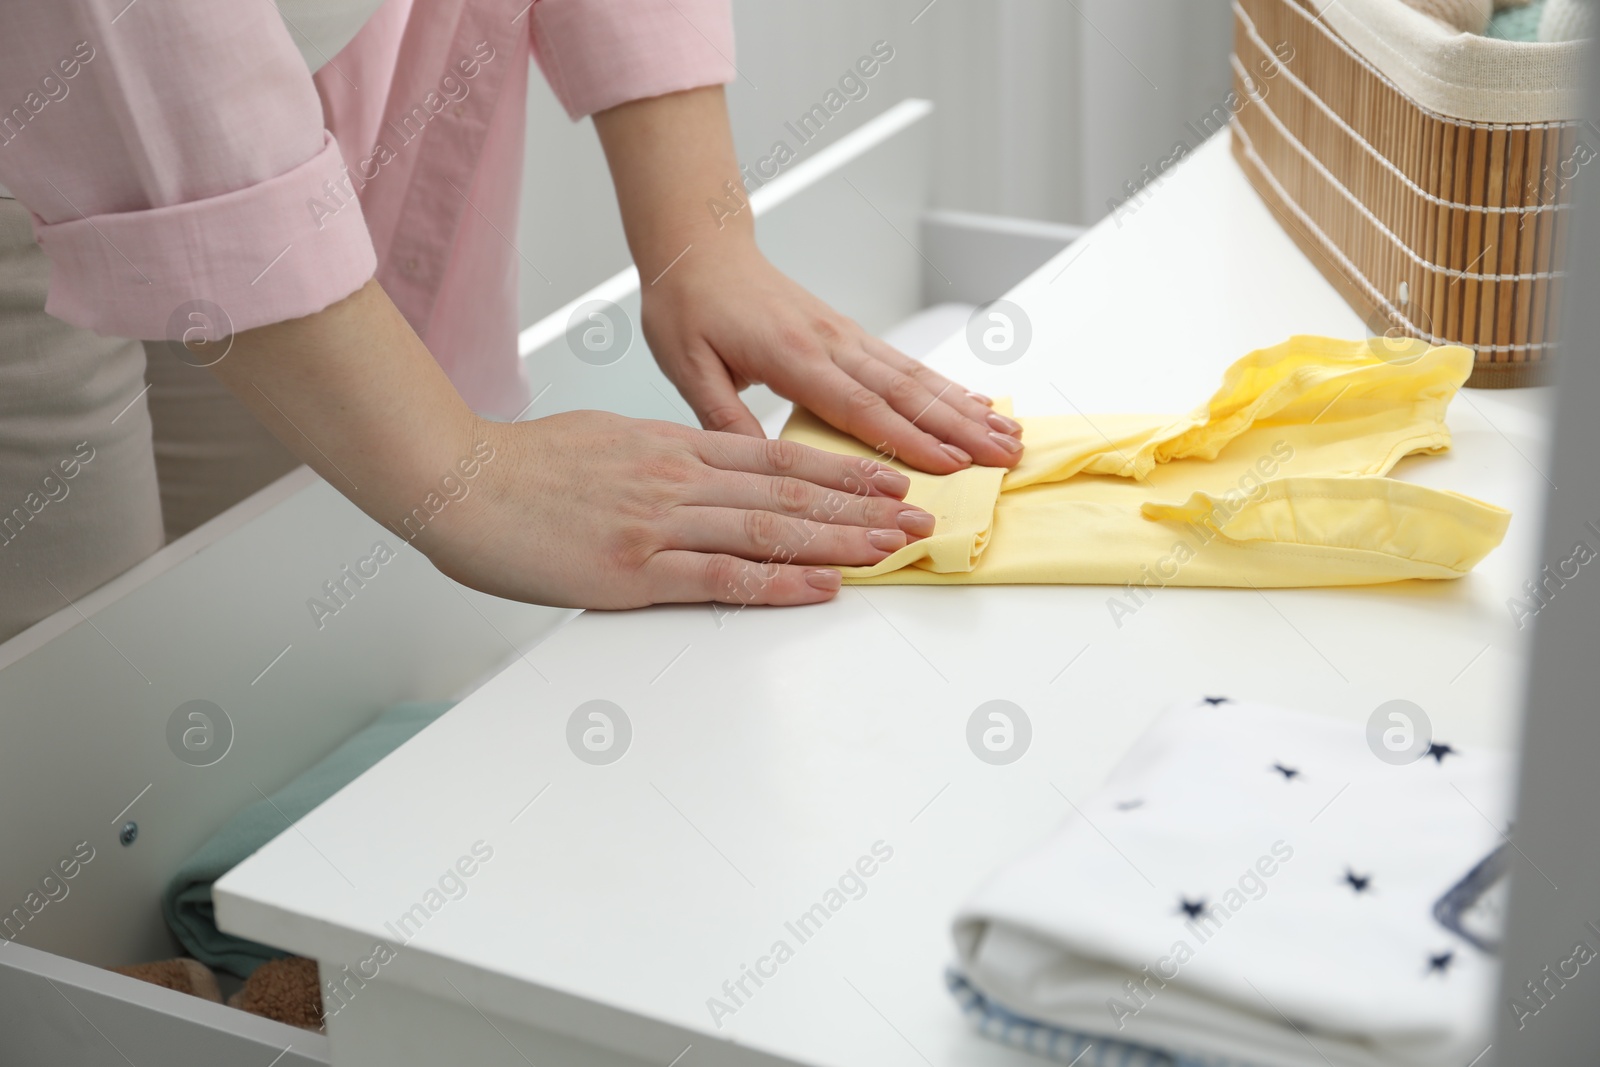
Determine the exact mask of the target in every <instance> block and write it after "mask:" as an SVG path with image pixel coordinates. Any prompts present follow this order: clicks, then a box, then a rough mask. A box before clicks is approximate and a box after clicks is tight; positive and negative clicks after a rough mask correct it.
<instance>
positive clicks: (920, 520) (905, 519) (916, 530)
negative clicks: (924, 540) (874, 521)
mask: <svg viewBox="0 0 1600 1067" xmlns="http://www.w3.org/2000/svg"><path fill="white" fill-rule="evenodd" d="M895 523H896V524H897V525H898V526H899V527H900V529H902V530H904V531H905V532H906V533H908V534H910V535H911V536H912V537H927V536H928V535H929V534H931V533H933V516H932V515H930V514H928V513H927V512H926V511H902V512H901V513H900V514H899V516H898V517H897V518H896V519H895Z"/></svg>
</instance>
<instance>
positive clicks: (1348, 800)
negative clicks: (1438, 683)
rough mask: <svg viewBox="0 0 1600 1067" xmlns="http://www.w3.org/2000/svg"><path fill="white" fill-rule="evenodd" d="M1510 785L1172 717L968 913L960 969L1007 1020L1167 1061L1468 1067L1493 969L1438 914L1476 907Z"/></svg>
mask: <svg viewBox="0 0 1600 1067" xmlns="http://www.w3.org/2000/svg"><path fill="white" fill-rule="evenodd" d="M1381 726H1382V727H1384V728H1387V727H1388V726H1390V723H1389V722H1387V721H1384V722H1383V723H1382V724H1381ZM1425 741H1426V739H1425ZM1374 744H1376V745H1377V746H1378V748H1379V749H1380V750H1381V749H1382V747H1383V746H1382V744H1381V742H1376V741H1375V742H1374ZM1511 770H1512V768H1511V762H1510V760H1509V759H1508V757H1507V756H1506V755H1505V754H1504V753H1500V752H1494V751H1489V750H1484V749H1478V748H1475V747H1469V746H1462V745H1452V744H1450V743H1449V740H1448V738H1443V737H1438V736H1435V737H1434V738H1432V744H1431V746H1429V747H1427V750H1426V752H1425V753H1424V754H1421V755H1419V756H1418V757H1417V758H1415V759H1413V760H1411V761H1410V762H1406V763H1403V764H1400V765H1395V764H1392V763H1390V762H1387V761H1385V760H1384V759H1381V758H1379V757H1378V755H1376V754H1375V751H1374V749H1373V748H1372V747H1369V744H1368V733H1367V730H1366V729H1364V728H1363V725H1361V724H1358V723H1353V722H1348V721H1341V720H1338V719H1333V718H1329V717H1326V716H1318V715H1307V714H1304V713H1298V712H1291V711H1284V710H1281V709H1278V708H1273V707H1268V706H1264V705H1254V704H1248V703H1242V702H1235V701H1232V700H1225V699H1223V698H1218V697H1209V698H1206V699H1204V700H1201V701H1198V702H1196V703H1195V704H1193V705H1185V706H1182V707H1178V708H1174V709H1172V710H1171V711H1169V712H1168V713H1167V714H1166V715H1164V716H1163V717H1162V718H1161V719H1160V720H1158V722H1157V723H1156V725H1155V726H1153V727H1152V728H1151V729H1150V731H1149V732H1148V733H1147V734H1146V735H1145V736H1144V737H1142V738H1141V739H1140V740H1139V741H1138V742H1137V743H1136V744H1135V745H1134V747H1133V748H1132V750H1131V751H1130V752H1129V753H1128V755H1127V756H1126V757H1125V758H1124V759H1123V761H1122V762H1121V763H1120V764H1119V765H1118V767H1117V768H1116V770H1115V771H1114V772H1113V773H1112V775H1111V776H1110V778H1109V779H1108V780H1107V782H1106V784H1105V785H1104V786H1103V787H1102V788H1101V789H1100V790H1099V791H1098V792H1096V793H1094V794H1093V795H1091V796H1085V797H1081V798H1080V797H1070V794H1068V795H1069V797H1070V800H1069V802H1070V803H1071V804H1072V805H1073V808H1074V809H1075V811H1074V814H1073V815H1072V816H1071V817H1070V818H1069V819H1068V820H1067V822H1066V823H1065V824H1064V825H1063V826H1062V827H1061V828H1060V829H1059V830H1057V831H1056V832H1055V833H1054V834H1053V835H1052V836H1051V837H1050V838H1048V839H1047V840H1046V841H1044V842H1043V843H1042V844H1040V845H1039V846H1037V847H1036V848H1034V849H1033V850H1032V851H1031V852H1029V853H1028V854H1026V855H1024V856H1023V857H1021V858H1020V859H1018V860H1017V861H1015V862H1013V863H1012V864H1010V865H1009V866H1007V867H1005V868H1003V869H1002V870H1001V871H999V872H998V873H997V874H996V875H995V876H994V877H992V878H991V879H990V880H989V881H988V882H987V883H986V884H985V885H983V886H982V888H980V889H979V890H978V892H977V893H976V894H975V895H974V897H973V898H972V899H971V901H969V902H968V904H967V905H966V906H965V907H964V908H963V909H962V910H961V912H960V914H959V915H958V916H957V918H956V921H955V926H954V935H955V942H956V948H957V953H958V957H959V967H960V969H961V971H962V972H963V973H964V974H965V975H966V977H967V979H968V980H970V982H971V983H972V985H973V986H974V987H975V988H976V989H978V990H979V991H981V992H982V993H983V994H984V995H985V996H986V997H988V998H990V999H992V1000H993V1001H994V1002H995V1003H997V1004H998V1005H1000V1006H1001V1007H1003V1008H1004V1009H1005V1010H1007V1011H1010V1012H1013V1013H1016V1014H1017V1015H1019V1016H1022V1017H1024V1018H1028V1019H1033V1020H1038V1021H1040V1022H1043V1023H1046V1024H1049V1025H1051V1026H1054V1027H1058V1028H1060V1029H1063V1030H1066V1031H1070V1032H1073V1033H1079V1034H1088V1035H1093V1034H1101V1035H1105V1036H1108V1037H1114V1038H1116V1039H1118V1040H1121V1041H1126V1042H1134V1043H1137V1044H1143V1045H1147V1046H1151V1047H1155V1048H1162V1049H1167V1050H1171V1051H1173V1052H1175V1053H1177V1054H1179V1055H1180V1056H1188V1057H1195V1058H1199V1059H1216V1060H1228V1061H1233V1062H1241V1063H1272V1064H1279V1065H1284V1067H1299V1065H1304V1067H1328V1065H1329V1064H1332V1065H1334V1067H1372V1065H1386V1067H1387V1065H1407V1067H1422V1065H1427V1067H1433V1065H1435V1064H1437V1065H1450V1067H1461V1065H1462V1064H1466V1063H1468V1062H1470V1061H1473V1060H1474V1059H1475V1057H1477V1056H1478V1054H1479V1053H1481V1052H1482V1051H1483V1049H1484V1048H1485V1046H1487V1045H1488V1044H1489V1041H1490V1039H1491V1038H1490V1035H1489V1029H1490V1026H1491V1019H1492V1013H1491V1011H1490V1008H1489V1002H1490V1000H1491V998H1492V997H1493V994H1494V986H1495V981H1496V974H1497V967H1496V963H1495V960H1494V958H1493V957H1492V956H1490V955H1487V954H1486V953H1485V952H1484V951H1482V950H1481V949H1479V948H1478V947H1476V944H1478V943H1483V942H1484V941H1486V940H1492V938H1484V937H1483V936H1481V935H1482V933H1483V926H1482V923H1481V917H1479V918H1474V917H1471V916H1467V917H1464V918H1463V919H1462V920H1461V921H1458V922H1453V923H1451V924H1450V925H1451V926H1452V927H1453V928H1455V929H1457V930H1460V929H1466V931H1467V934H1466V936H1463V935H1461V934H1458V933H1454V932H1452V930H1451V929H1447V928H1446V925H1445V924H1444V923H1441V921H1440V920H1439V919H1436V918H1435V914H1436V911H1440V912H1456V911H1459V910H1460V908H1461V906H1462V905H1463V904H1467V905H1470V903H1471V901H1472V900H1473V898H1474V897H1476V896H1477V895H1478V894H1479V893H1480V890H1481V883H1482V882H1483V881H1485V878H1484V870H1485V869H1486V868H1485V867H1483V866H1482V861H1484V859H1485V858H1486V857H1488V856H1490V855H1491V854H1493V853H1494V852H1495V851H1496V850H1497V848H1499V847H1500V846H1501V845H1503V843H1504V840H1505V839H1504V836H1503V834H1504V832H1505V831H1506V830H1507V829H1508V827H1507V824H1506V817H1507V811H1508V803H1509V801H1508V797H1509V792H1510V788H1509V787H1510V779H1511ZM1503 866H1504V865H1503V864H1490V865H1488V868H1487V869H1495V870H1497V871H1498V870H1503ZM1474 868H1479V870H1478V872H1477V874H1476V875H1475V876H1474V877H1473V878H1472V879H1468V878H1467V876H1468V874H1469V872H1472V871H1473V870H1474ZM1452 891H1453V892H1452ZM1447 898H1448V899H1447ZM1442 900H1444V901H1446V903H1444V904H1441V903H1440V902H1441V901H1442ZM1447 918H1448V916H1447Z"/></svg>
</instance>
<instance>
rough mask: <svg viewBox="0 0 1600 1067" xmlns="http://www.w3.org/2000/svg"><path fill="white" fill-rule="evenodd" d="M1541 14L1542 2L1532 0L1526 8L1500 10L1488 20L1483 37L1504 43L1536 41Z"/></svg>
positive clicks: (1542, 12) (1542, 11)
mask: <svg viewBox="0 0 1600 1067" xmlns="http://www.w3.org/2000/svg"><path fill="white" fill-rule="evenodd" d="M1543 14H1544V0H1533V2H1532V3H1530V4H1528V5H1527V6H1526V7H1507V8H1502V9H1501V10H1499V11H1496V12H1495V13H1494V18H1492V19H1490V20H1489V30H1488V32H1487V33H1485V34H1484V36H1485V37H1499V38H1501V39H1502V40H1506V41H1537V40H1538V39H1539V19H1540V17H1541V16H1542V15H1543Z"/></svg>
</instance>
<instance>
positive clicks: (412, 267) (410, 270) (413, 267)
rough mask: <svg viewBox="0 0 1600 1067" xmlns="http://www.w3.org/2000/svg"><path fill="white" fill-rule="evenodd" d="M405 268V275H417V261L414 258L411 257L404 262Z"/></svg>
mask: <svg viewBox="0 0 1600 1067" xmlns="http://www.w3.org/2000/svg"><path fill="white" fill-rule="evenodd" d="M405 268H406V273H407V274H415V273H417V260H416V257H412V258H411V259H408V260H406V262H405Z"/></svg>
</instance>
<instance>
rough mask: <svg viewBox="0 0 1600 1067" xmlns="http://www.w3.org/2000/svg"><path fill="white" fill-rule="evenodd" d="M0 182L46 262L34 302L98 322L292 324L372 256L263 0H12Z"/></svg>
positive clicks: (0, 39)
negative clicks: (196, 317) (243, 0)
mask: <svg viewBox="0 0 1600 1067" xmlns="http://www.w3.org/2000/svg"><path fill="white" fill-rule="evenodd" d="M0 181H3V182H4V183H5V185H6V186H7V187H8V188H9V189H10V190H11V192H12V193H13V195H15V196H16V197H17V199H18V200H19V201H21V202H22V203H23V204H24V205H26V206H27V207H28V209H29V210H30V211H31V212H32V213H33V216H34V232H35V234H36V236H37V237H38V239H39V243H40V246H41V247H42V248H43V249H44V251H45V254H46V255H47V256H48V257H49V260H50V269H51V273H50V289H49V296H48V298H47V301H46V305H45V310H46V311H48V312H49V313H50V314H52V315H55V316H56V317H57V318H60V319H62V320H64V321H66V322H69V323H71V324H73V325H76V326H82V327H87V328H89V329H92V330H95V331H97V332H100V333H105V334H115V335H120V336H124V337H136V338H142V339H147V340H151V339H161V338H173V339H176V338H179V337H182V336H183V333H184V331H185V329H187V328H189V325H190V323H191V322H192V321H193V319H192V316H191V312H193V311H195V310H197V309H198V310H200V311H201V312H202V313H203V314H205V316H206V317H207V318H208V319H210V318H211V317H212V316H215V315H217V314H219V313H220V315H221V316H222V319H223V323H222V324H223V325H225V326H226V327H228V328H230V329H231V330H235V331H237V330H245V329H250V328H252V327H255V326H263V325H267V324H269V323H273V322H281V321H284V320H286V319H291V318H299V317H301V316H304V315H308V314H311V313H313V312H316V311H320V310H322V309H323V308H326V307H327V306H329V305H330V304H333V303H335V302H337V301H338V300H341V299H343V298H344V297H346V296H348V295H350V294H351V293H353V292H354V291H355V290H356V289H358V288H360V287H361V286H362V285H363V284H365V282H366V281H367V280H368V279H369V278H371V277H372V275H373V272H374V270H375V268H376V259H375V257H374V255H373V248H372V239H371V237H370V235H369V234H368V232H367V227H366V222H365V220H364V219H363V217H362V214H361V208H360V205H359V204H358V203H357V201H356V198H355V196H354V194H353V191H352V190H351V187H350V185H349V180H348V178H347V177H346V175H345V173H344V162H343V158H342V155H341V153H340V151H339V146H338V144H337V143H336V142H335V141H334V139H333V137H332V136H331V135H330V134H328V133H327V131H326V130H325V129H324V128H323V117H322V106H321V101H320V100H319V98H318V96H317V93H316V89H315V87H314V85H313V83H312V80H311V74H310V72H309V71H308V70H307V69H306V65H305V62H304V61H303V60H302V59H301V57H300V54H299V52H298V51H297V50H296V49H295V47H294V44H293V42H292V40H291V39H290V37H289V34H288V31H287V30H286V28H285V27H284V25H283V22H282V20H281V18H280V17H279V16H278V13H277V9H276V8H275V7H274V5H272V4H267V3H263V4H248V5H235V4H216V3H214V2H212V0H162V2H161V3H150V2H148V0H146V2H142V3H141V2H135V3H133V4H131V5H130V4H128V3H127V0H106V2H101V0H56V2H53V3H50V4H35V5H19V6H17V7H16V9H15V10H13V11H12V12H10V14H9V15H8V18H7V32H6V34H5V35H3V36H0ZM208 305H209V306H208Z"/></svg>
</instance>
